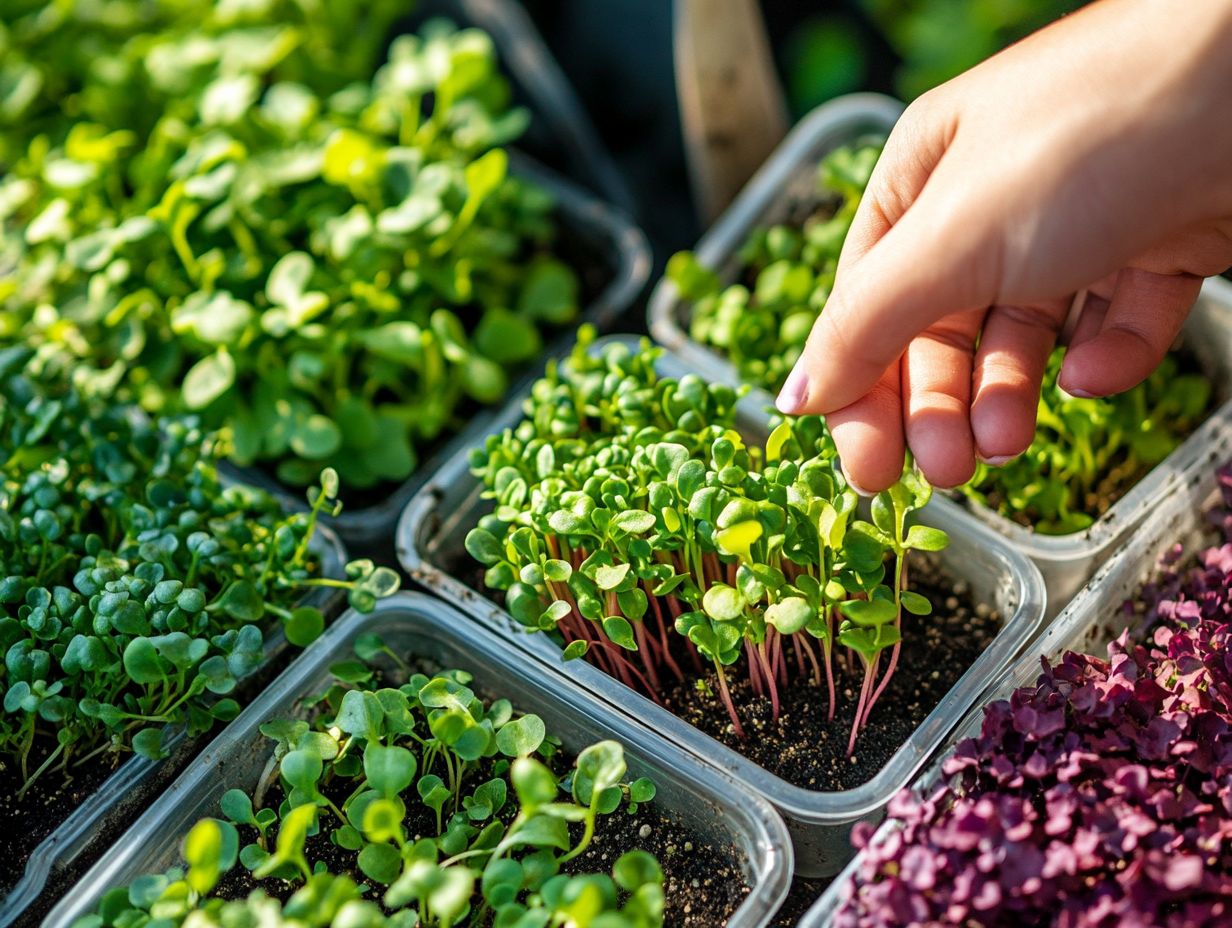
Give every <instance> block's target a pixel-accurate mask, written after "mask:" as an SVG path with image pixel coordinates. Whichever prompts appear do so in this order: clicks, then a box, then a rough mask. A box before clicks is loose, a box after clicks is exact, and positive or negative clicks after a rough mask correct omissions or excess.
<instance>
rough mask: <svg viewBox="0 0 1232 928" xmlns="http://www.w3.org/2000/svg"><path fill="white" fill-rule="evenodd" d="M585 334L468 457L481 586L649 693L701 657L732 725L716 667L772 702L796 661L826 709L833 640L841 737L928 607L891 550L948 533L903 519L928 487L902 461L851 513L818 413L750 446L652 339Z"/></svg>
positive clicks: (719, 401) (520, 617)
mask: <svg viewBox="0 0 1232 928" xmlns="http://www.w3.org/2000/svg"><path fill="white" fill-rule="evenodd" d="M592 337H593V333H590V332H587V331H584V332H583V333H582V336H581V338H580V339H579V343H578V346H577V348H576V349H575V350H574V352H573V354H572V355H571V356H570V358H569V359H568V360H567V361H565V362H564V363H562V364H560V365H559V366H555V365H553V366H550V367H549V368H548V371H547V375H546V376H545V377H544V378H543V379H542V380H540V381H538V382H537V383H536V384H535V385H534V386H533V388H532V390H531V397H530V399H529V400H528V401H527V404H526V418H525V419H524V420H523V421H522V422H521V423H520V424H519V425H518V426H517V427H515V428H513V429H508V430H506V431H505V432H504V433H503V434H499V435H494V436H492V437H490V438H489V439H488V441H487V443H486V445H485V447H484V448H483V449H479V450H477V451H476V452H475V453H474V454H473V456H472V467H473V469H474V472H475V474H476V475H478V476H479V477H480V478H481V479H482V481H483V484H484V488H485V495H486V496H487V497H488V498H490V499H491V500H493V502H494V504H495V510H494V512H493V513H492V514H491V515H488V516H485V517H484V518H483V519H482V520H480V523H479V524H478V525H477V526H476V527H475V528H474V529H472V530H471V532H470V533H469V534H468V535H467V538H466V549H467V551H468V552H469V553H470V554H471V555H472V556H473V557H474V558H475V559H476V560H477V561H479V562H480V563H481V564H483V565H484V566H485V567H486V574H485V582H486V583H487V585H488V586H489V587H491V588H493V589H496V590H501V591H503V592H504V594H505V602H506V605H507V607H508V609H509V611H510V612H511V613H512V615H513V616H514V618H515V619H516V620H517V621H519V622H520V623H521V624H522V625H524V626H525V627H526V628H527V629H529V630H533V631H545V632H551V633H554V634H556V635H557V636H558V637H559V638H560V640H561V642H562V644H563V645H564V657H565V659H567V660H568V659H573V658H577V657H581V656H583V655H585V656H587V657H588V658H589V659H590V660H592V661H593V662H594V663H596V664H597V665H598V666H600V667H602V668H603V669H604V670H606V671H607V672H608V673H609V674H611V675H612V676H614V677H616V678H617V679H619V680H621V681H622V682H624V683H626V684H627V685H629V686H631V687H634V688H635V689H639V690H641V691H642V692H644V693H647V694H648V695H650V696H652V697H655V698H658V697H659V694H660V693H661V691H662V690H663V688H664V684H665V683H668V682H671V681H673V680H681V679H684V677H685V675H686V673H694V674H696V673H699V672H700V671H701V669H702V667H703V666H705V665H709V666H710V667H713V669H714V672H715V675H716V677H717V680H718V686H719V690H720V696H721V698H722V700H723V702H724V704H725V705H726V707H727V710H728V712H729V714H730V716H731V722H732V726H733V728H734V730H735V731H736V733H737V734H738V735H741V736H743V730H742V727H741V723H740V718H739V715H738V713H737V711H736V707H735V705H734V704H733V702H732V699H731V696H730V692H729V689H730V688H729V685H728V682H727V670H728V668H730V667H731V666H732V665H734V664H736V663H737V662H743V672H746V673H748V674H749V676H750V680H751V683H752V686H753V689H754V691H755V692H756V693H758V694H759V695H761V694H767V695H768V696H769V697H770V699H771V701H772V704H773V705H774V707H775V710H774V711H775V712H776V713H777V711H778V705H779V695H778V694H779V688H780V687H781V686H784V685H787V684H788V683H789V681H791V680H792V679H793V678H794V677H795V671H794V670H793V669H792V668H793V667H799V668H801V671H802V673H806V674H811V676H813V677H814V678H815V680H816V682H817V683H818V684H821V682H822V677H823V674H824V677H825V679H826V681H827V684H828V689H829V699H830V713H831V716H833V713H834V710H835V700H836V698H837V694H836V693H835V691H834V683H833V675H832V668H833V664H832V656H833V652H834V649H835V647H836V646H838V647H842V648H846V649H848V651H849V652H850V654H851V659H852V660H858V661H859V662H860V663H861V664H862V666H863V667H864V670H865V676H864V685H863V688H862V689H861V692H860V695H859V697H858V706H857V712H856V716H855V724H854V725H853V727H852V732H851V744H852V745H854V743H855V739H856V736H857V734H858V733H859V731H860V730H861V729H862V728H863V727H864V726H865V725H866V724H867V722H868V716H869V713H870V712H871V710H872V707H873V705H874V704H875V703H876V702H877V699H878V698H879V697H880V695H881V693H882V692H883V691H884V689H885V686H886V684H887V683H888V681H889V679H890V676H891V675H892V674H893V672H894V669H895V667H896V666H897V662H898V655H899V650H900V647H901V643H902V630H903V624H904V623H903V617H904V612H906V613H911V614H916V615H925V614H927V613H928V612H929V611H930V606H929V603H928V601H927V600H926V599H925V598H924V597H923V596H920V595H919V594H917V593H915V592H913V591H911V590H910V589H909V588H908V575H907V554H908V552H909V551H912V550H923V551H936V550H939V549H940V548H943V547H944V546H945V544H946V542H947V539H946V536H945V534H944V533H943V532H940V531H938V530H936V529H931V528H927V527H925V526H921V525H909V524H908V517H909V516H910V515H911V514H912V513H913V512H915V511H917V510H919V509H920V508H922V507H923V506H924V505H925V504H926V503H927V502H928V499H929V496H930V494H931V488H930V487H929V486H928V485H927V484H926V483H924V482H923V480H922V479H920V478H919V477H918V476H916V475H915V474H914V473H913V472H912V471H911V470H907V471H905V472H904V474H903V477H902V479H901V480H900V481H899V483H897V484H896V485H895V486H894V487H892V488H891V489H890V490H887V491H886V492H884V493H881V494H879V495H878V496H877V497H876V498H875V499H874V500H873V503H872V521H871V522H866V521H863V520H862V519H859V518H858V517H857V514H856V502H857V497H856V494H855V492H854V491H853V490H852V489H851V488H850V487H849V486H848V485H847V482H846V480H845V479H844V477H843V474H842V469H841V468H840V467H839V466H838V464H837V461H836V460H835V455H834V446H833V442H832V441H831V440H830V436H829V434H828V433H827V432H826V430H825V427H824V425H823V423H822V421H821V419H819V418H817V417H815V416H807V417H801V418H798V419H794V420H790V421H783V422H780V423H779V424H778V426H777V427H776V428H775V429H774V430H773V432H772V433H771V434H770V436H769V438H768V439H767V440H766V441H765V443H764V444H763V445H750V444H748V443H746V441H745V440H744V438H743V437H742V436H741V435H740V433H739V432H738V431H737V430H736V427H735V426H736V421H735V402H736V393H735V391H733V390H731V389H730V388H728V387H724V386H720V385H715V384H707V383H704V382H703V381H702V380H701V379H699V378H698V377H696V376H695V375H686V376H684V377H681V378H680V379H679V380H676V379H672V378H661V377H659V376H658V375H657V374H656V373H655V369H654V362H655V359H656V357H657V353H656V351H655V350H654V349H652V348H651V347H650V345H649V344H648V343H644V344H643V345H642V346H641V349H640V350H639V351H636V352H633V351H630V350H629V349H628V348H627V347H626V346H624V345H621V344H612V345H610V346H608V347H607V348H605V349H604V350H602V351H601V352H594V351H592V350H591V344H590V343H591V340H592ZM793 652H794V653H793ZM887 652H889V654H890V656H889V658H888V663H887V660H886V659H885V654H886V653H887ZM804 668H809V670H808V671H804ZM879 675H880V679H879ZM849 750H850V749H849Z"/></svg>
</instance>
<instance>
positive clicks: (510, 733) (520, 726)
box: [496, 715, 547, 757]
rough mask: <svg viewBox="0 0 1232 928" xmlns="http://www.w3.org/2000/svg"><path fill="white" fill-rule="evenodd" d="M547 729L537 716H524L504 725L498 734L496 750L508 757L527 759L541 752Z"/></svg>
mask: <svg viewBox="0 0 1232 928" xmlns="http://www.w3.org/2000/svg"><path fill="white" fill-rule="evenodd" d="M545 737H547V729H546V728H545V727H544V724H543V720H542V719H540V718H539V716H537V715H524V716H522V717H521V718H517V719H514V720H513V721H511V722H507V723H506V724H505V725H502V726H501V728H500V730H499V731H497V733H496V748H497V750H499V751H500V752H501V753H502V754H504V755H505V756H506V757H525V756H526V755H528V754H533V753H534V752H535V751H537V750H539V745H541V744H543V739H544V738H545Z"/></svg>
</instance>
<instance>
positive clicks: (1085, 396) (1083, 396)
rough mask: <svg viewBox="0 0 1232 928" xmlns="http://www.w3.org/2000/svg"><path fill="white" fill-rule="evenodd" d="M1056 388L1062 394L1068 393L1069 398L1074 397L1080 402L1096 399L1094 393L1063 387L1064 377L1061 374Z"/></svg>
mask: <svg viewBox="0 0 1232 928" xmlns="http://www.w3.org/2000/svg"><path fill="white" fill-rule="evenodd" d="M1057 386H1058V387H1060V388H1061V389H1062V390H1063V391H1064V392H1066V393H1068V394H1069V395H1070V396H1076V397H1077V398H1078V399H1080V400H1093V399H1095V398H1096V397H1095V394H1094V393H1091V392H1089V391H1087V390H1080V389H1078V388H1075V387H1067V386H1066V385H1065V375H1064V374H1062V375H1061V376H1060V377H1058V378H1057Z"/></svg>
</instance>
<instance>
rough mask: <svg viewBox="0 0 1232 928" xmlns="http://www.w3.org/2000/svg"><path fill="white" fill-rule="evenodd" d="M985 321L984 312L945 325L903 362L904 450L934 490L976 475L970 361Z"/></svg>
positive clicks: (936, 328) (930, 333) (919, 342)
mask: <svg viewBox="0 0 1232 928" xmlns="http://www.w3.org/2000/svg"><path fill="white" fill-rule="evenodd" d="M983 320H984V311H983V310H977V311H975V312H969V313H962V314H960V315H957V316H952V317H950V318H948V319H944V320H942V321H941V322H939V323H937V324H936V325H934V326H932V327H931V328H929V329H928V331H926V332H925V333H924V334H923V335H921V336H920V337H919V338H917V339H915V340H914V341H913V342H912V343H911V345H910V346H909V347H908V348H907V353H906V355H905V356H904V358H903V365H902V385H903V387H902V389H903V406H904V413H905V415H904V422H905V425H906V432H907V444H908V445H909V446H910V448H911V453H912V454H913V455H914V456H915V462H916V465H917V466H918V467H919V468H920V470H921V471H923V473H924V476H925V477H927V478H928V480H929V482H931V483H932V484H933V485H934V486H938V487H954V486H958V485H959V484H962V483H966V482H967V481H968V480H970V479H971V475H972V474H973V473H974V472H975V443H974V440H973V438H972V434H971V420H970V409H971V361H972V355H973V353H974V351H975V340H976V336H977V335H978V334H979V331H980V324H981V323H982V322H983Z"/></svg>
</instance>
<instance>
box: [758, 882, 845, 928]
mask: <svg viewBox="0 0 1232 928" xmlns="http://www.w3.org/2000/svg"><path fill="white" fill-rule="evenodd" d="M832 882H834V878H833V877H827V878H824V879H817V880H806V879H804V878H803V877H796V878H795V879H794V880H792V881H791V890H790V891H789V892H788V894H787V901H786V902H784V903H783V905H782V906H781V907H780V908H779V910H778V911H777V912H776V913H775V914H774V919H773V921H771V922H770V928H796V926H797V925H799V924H800V919H802V918H803V917H804V913H805V912H807V911H808V910H809V909H811V908H812V907H813V903H815V902H816V901H817V900H818V899H820V898H821V896H822V894H823V893H824V892H825V891H826V890H827V889H829V888H830V884H831V883H832Z"/></svg>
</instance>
